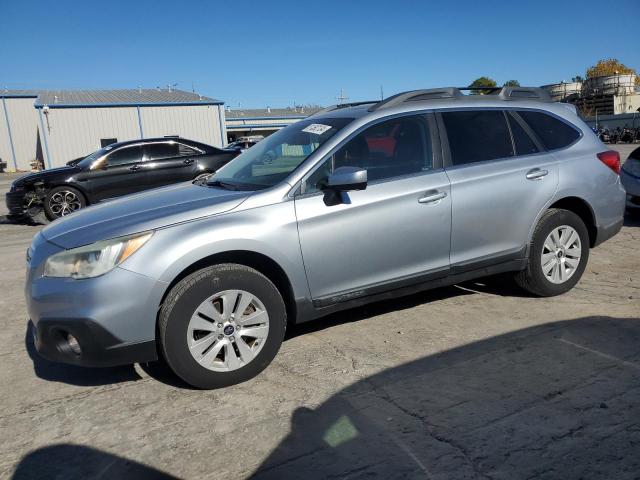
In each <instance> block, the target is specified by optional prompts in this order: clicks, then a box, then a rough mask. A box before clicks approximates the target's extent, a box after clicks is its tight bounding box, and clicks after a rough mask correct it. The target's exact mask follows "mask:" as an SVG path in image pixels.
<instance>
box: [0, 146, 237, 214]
mask: <svg viewBox="0 0 640 480" xmlns="http://www.w3.org/2000/svg"><path fill="white" fill-rule="evenodd" d="M237 155H238V152H235V151H232V150H225V149H220V148H215V147H212V146H210V145H205V144H204V143H200V142H195V141H193V140H187V139H182V138H171V139H169V138H149V139H144V140H131V141H127V142H119V143H114V144H111V145H109V146H107V147H104V148H101V149H100V150H97V151H95V152H93V153H92V154H91V155H88V156H87V157H84V158H83V159H75V160H72V161H71V162H69V163H68V164H67V166H65V167H61V168H53V169H50V170H43V171H40V172H37V173H32V174H29V175H26V176H23V177H20V178H18V179H17V180H15V181H14V182H13V184H12V185H11V189H10V190H9V192H8V193H7V194H6V203H7V208H8V209H9V214H10V215H15V216H21V215H29V216H35V215H37V214H39V213H40V212H42V211H44V214H45V215H46V217H47V219H49V220H55V219H56V218H59V217H63V216H65V215H68V214H69V213H71V212H74V211H76V210H79V209H81V208H83V207H85V206H87V205H92V204H94V203H98V202H100V201H103V200H107V199H110V198H114V197H120V196H122V195H127V194H129V193H135V192H139V191H142V190H147V189H150V188H155V187H162V186H164V185H169V184H171V183H177V182H183V181H187V180H194V179H197V178H198V177H206V176H208V175H210V174H211V173H213V172H215V171H216V170H218V169H219V168H220V167H222V166H223V165H225V164H226V163H227V162H229V161H230V160H231V159H232V158H234V157H235V156H237Z"/></svg>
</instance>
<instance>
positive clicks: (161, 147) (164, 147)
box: [145, 143, 178, 160]
mask: <svg viewBox="0 0 640 480" xmlns="http://www.w3.org/2000/svg"><path fill="white" fill-rule="evenodd" d="M145 150H146V152H147V157H148V158H149V160H160V159H163V158H172V157H177V156H178V144H177V143H150V144H148V145H147V146H145Z"/></svg>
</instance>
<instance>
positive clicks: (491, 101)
mask: <svg viewBox="0 0 640 480" xmlns="http://www.w3.org/2000/svg"><path fill="white" fill-rule="evenodd" d="M461 90H468V88H455V87H444V88H432V89H426V90H411V91H408V92H402V93H398V94H396V95H393V96H391V97H388V98H386V99H384V100H381V101H366V102H356V103H345V104H339V105H333V106H331V107H327V108H325V109H323V110H320V111H319V112H318V113H317V114H316V115H315V116H314V117H315V118H321V117H324V118H328V117H354V118H359V117H362V116H365V115H367V114H372V113H375V112H380V113H382V112H385V113H395V112H410V111H414V110H422V109H429V108H442V107H479V106H481V107H496V106H498V105H499V106H507V105H510V106H518V107H523V106H527V107H532V106H536V107H538V108H540V107H542V106H547V105H552V104H553V102H552V100H551V98H550V97H549V95H548V94H547V92H545V91H544V90H542V89H540V88H536V87H502V88H492V89H483V90H486V91H489V92H490V93H489V94H470V95H465V94H463V93H462V91H461ZM471 90H472V92H473V91H474V90H476V89H471ZM473 93H475V92H473ZM483 93H485V92H483Z"/></svg>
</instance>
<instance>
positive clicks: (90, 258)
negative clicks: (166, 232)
mask: <svg viewBox="0 0 640 480" xmlns="http://www.w3.org/2000/svg"><path fill="white" fill-rule="evenodd" d="M152 234H153V232H144V233H137V234H135V235H128V236H126V237H119V238H112V239H111V240H103V241H100V242H96V243H92V244H91V245H85V246H84V247H79V248H74V249H72V250H67V251H64V252H60V253H56V254H55V255H52V256H50V257H49V258H48V259H47V261H46V262H45V264H44V276H45V277H68V278H77V279H80V278H92V277H97V276H99V275H103V274H105V273H107V272H108V271H110V270H112V269H113V268H115V267H116V265H119V264H120V263H122V262H124V261H125V260H126V259H127V258H129V257H130V256H131V255H133V254H134V253H135V252H136V251H137V250H138V249H140V247H142V246H143V245H144V244H145V243H146V242H147V240H149V239H150V238H151V235H152Z"/></svg>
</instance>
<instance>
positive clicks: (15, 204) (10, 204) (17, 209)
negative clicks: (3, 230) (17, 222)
mask: <svg viewBox="0 0 640 480" xmlns="http://www.w3.org/2000/svg"><path fill="white" fill-rule="evenodd" d="M24 195H25V192H24V191H22V192H20V191H19V192H7V193H6V194H5V197H4V198H5V203H6V205H7V210H9V215H24V213H25V208H24V207H25V205H24V203H25V202H24Z"/></svg>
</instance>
